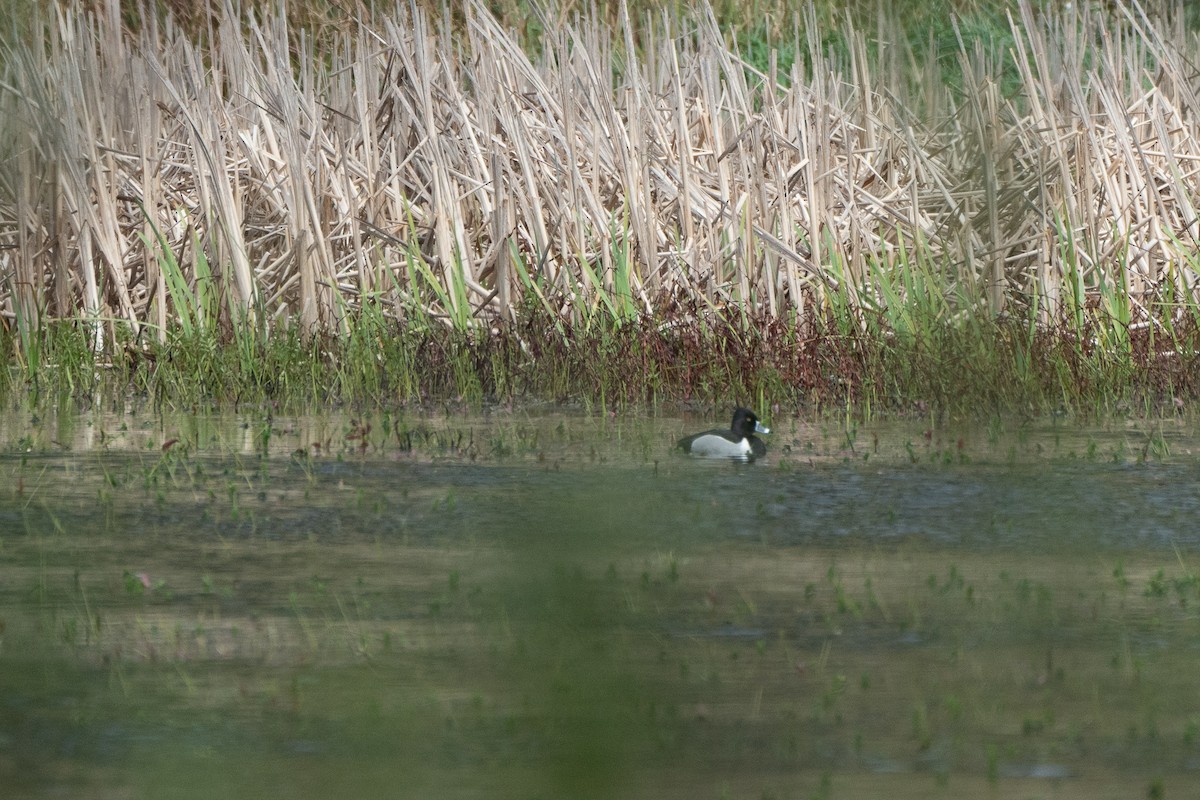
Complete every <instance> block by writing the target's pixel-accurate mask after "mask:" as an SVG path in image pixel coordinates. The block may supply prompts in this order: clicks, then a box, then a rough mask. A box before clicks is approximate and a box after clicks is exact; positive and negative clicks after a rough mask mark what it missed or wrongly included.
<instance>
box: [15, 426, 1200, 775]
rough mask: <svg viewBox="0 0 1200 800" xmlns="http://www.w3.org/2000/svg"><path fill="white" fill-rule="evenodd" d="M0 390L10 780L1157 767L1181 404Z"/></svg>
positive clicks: (1192, 758)
mask: <svg viewBox="0 0 1200 800" xmlns="http://www.w3.org/2000/svg"><path fill="white" fill-rule="evenodd" d="M768 422H769V423H770V424H771V425H772V427H773V428H774V429H775V430H776V433H775V434H774V435H773V436H772V437H771V448H772V449H771V453H770V455H769V456H768V457H767V458H766V459H764V460H762V461H759V462H757V463H753V464H731V463H723V462H704V461H694V460H689V459H687V458H684V457H682V456H678V455H675V454H673V453H672V452H671V446H672V444H673V442H674V441H675V439H676V438H677V437H679V436H681V435H682V434H683V433H684V432H691V431H694V430H699V429H703V428H705V427H709V426H710V425H711V424H712V421H711V420H710V419H698V418H695V417H691V418H686V419H684V418H680V417H677V416H662V415H660V416H654V417H647V416H633V415H630V416H621V417H613V416H602V415H585V414H565V413H561V412H559V411H554V410H547V411H545V412H540V411H537V410H524V411H505V410H497V411H494V412H492V413H487V414H479V413H475V414H469V415H468V414H456V413H451V414H429V415H423V414H418V413H412V412H406V413H395V414H390V415H389V414H374V415H371V416H367V417H358V418H352V417H350V416H329V415H326V416H312V417H305V418H288V419H283V418H270V417H269V416H268V415H265V414H254V413H251V414H247V415H240V416H210V417H205V416H199V417H159V416H153V415H144V414H141V413H140V412H139V411H138V410H137V409H126V410H124V411H122V413H120V414H119V415H99V414H97V415H87V416H77V415H73V414H63V415H61V416H57V417H46V418H34V417H32V416H31V415H29V414H11V415H9V416H8V417H6V418H5V419H4V420H3V421H0V448H2V451H0V537H2V538H0V637H2V638H0V785H3V786H4V787H5V790H4V795H5V797H15V798H23V797H49V796H70V797H78V798H109V797H154V798H159V797H213V796H224V797H261V796H274V797H296V798H304V797H313V798H318V797H320V798H324V797H330V796H356V795H358V796H369V797H380V796H387V797H392V796H400V797H431V796H436V797H488V798H493V797H521V798H529V797H546V798H552V797H553V798H558V797H585V798H586V797H596V798H600V797H621V798H626V797H647V798H664V797H665V798H671V797H680V798H697V797H701V798H703V797H712V798H722V797H747V798H766V797H779V798H784V797H849V798H861V797H871V796H881V795H884V794H886V795H887V796H889V797H894V798H907V797H912V798H917V797H946V798H952V797H964V796H986V797H1021V798H1024V797H1080V798H1083V797H1087V798H1102V797H1114V798H1115V797H1121V798H1127V797H1133V796H1143V797H1144V796H1149V797H1172V796H1190V794H1191V793H1193V792H1194V790H1195V789H1196V787H1197V786H1200V702H1198V700H1197V698H1198V696H1200V672H1198V671H1197V670H1196V669H1195V663H1196V660H1197V657H1198V655H1200V645H1198V644H1197V642H1200V637H1198V636H1197V634H1200V613H1198V609H1200V577H1197V573H1196V569H1197V561H1198V551H1200V527H1198V526H1197V525H1196V519H1197V517H1198V513H1197V512H1198V511H1200V469H1198V468H1197V457H1196V454H1197V453H1198V452H1200V436H1197V431H1196V427H1195V424H1194V422H1193V421H1190V420H1185V419H1172V420H1165V421H1146V420H1138V421H1130V422H1124V421H1122V422H1113V423H1109V424H1106V425H1103V426H1094V427H1081V426H1079V425H1076V424H1074V423H1072V422H1070V421H1067V420H1061V419H1060V420H1053V419H1048V420H1044V421H1032V422H1020V421H1005V422H1000V421H997V422H994V423H993V424H991V425H987V426H982V427H969V428H962V429H961V430H960V429H954V428H953V427H950V426H942V427H938V428H934V429H929V428H928V427H927V426H923V425H920V424H909V423H904V424H900V423H892V424H883V423H880V424H878V425H872V426H844V425H838V424H835V423H828V422H825V423H819V422H818V423H812V422H806V421H801V420H788V419H769V420H768Z"/></svg>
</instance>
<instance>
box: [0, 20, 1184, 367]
mask: <svg viewBox="0 0 1200 800" xmlns="http://www.w3.org/2000/svg"><path fill="white" fill-rule="evenodd" d="M115 6H116V4H115V3H110V4H109V6H108V11H107V12H103V13H99V14H88V13H83V12H76V11H72V10H69V9H67V10H59V11H57V12H54V15H53V18H52V19H41V20H34V21H33V23H32V28H33V30H35V31H37V33H36V34H35V35H30V36H27V37H24V38H23V39H22V40H20V41H12V42H9V43H8V44H7V46H6V49H5V51H4V53H3V74H2V76H0V77H2V80H0V151H2V156H3V158H2V159H0V247H2V249H0V313H2V314H3V315H4V316H5V318H7V319H8V320H10V321H13V320H15V321H16V322H17V323H18V324H23V325H30V324H34V323H40V322H42V321H44V320H48V319H61V318H83V319H87V320H92V321H93V322H94V324H95V328H94V330H95V342H96V344H98V345H103V344H104V343H105V341H106V340H108V339H110V338H111V336H112V335H113V328H112V326H113V325H115V324H119V323H125V324H128V326H130V328H132V329H133V330H135V331H137V330H140V329H141V328H143V327H148V330H150V331H152V332H154V333H156V334H157V335H159V336H162V335H164V332H165V331H166V330H167V329H168V328H169V326H170V325H171V324H172V323H174V322H176V321H177V320H178V318H179V315H180V312H181V310H182V309H181V308H180V306H181V305H184V304H193V305H194V308H192V309H191V310H190V312H189V313H190V314H191V315H192V316H194V317H195V318H196V319H197V321H198V322H199V323H201V324H211V325H215V324H220V325H224V326H228V325H231V324H242V323H246V322H248V321H251V320H252V321H254V322H255V324H257V325H259V326H260V329H261V330H263V331H267V332H269V331H270V330H272V329H278V328H279V327H280V326H283V325H292V324H297V323H298V324H299V325H301V326H303V328H304V329H305V330H320V331H325V332H337V331H339V330H342V329H344V327H345V325H346V324H347V320H348V319H349V318H350V317H351V316H352V315H353V314H355V313H357V311H358V310H360V309H362V308H363V307H364V306H365V305H367V304H371V305H372V306H373V308H375V309H377V310H381V311H382V312H383V313H385V314H387V315H392V316H394V317H396V318H399V319H401V320H408V321H410V322H412V323H413V324H416V323H417V322H418V321H422V322H425V323H427V322H428V321H429V320H430V319H431V318H432V319H440V320H444V321H445V322H446V323H447V324H451V325H455V326H461V327H473V326H475V325H476V324H485V325H491V324H494V322H495V320H499V319H504V318H507V317H512V316H514V315H516V314H517V313H519V309H520V308H521V307H522V304H523V303H529V302H533V303H539V304H541V305H542V306H545V307H546V308H549V309H550V310H551V311H552V312H553V313H554V314H557V315H560V317H561V318H563V319H564V320H565V321H570V322H572V323H579V322H581V321H586V320H589V319H592V318H593V317H594V316H595V315H596V314H597V313H600V314H605V315H613V316H615V317H623V316H626V315H630V314H639V313H648V314H651V315H653V314H659V313H664V314H669V313H670V312H672V311H678V310H679V309H697V308H698V309H701V310H702V311H709V312H715V313H718V314H727V313H729V312H730V311H733V310H739V309H742V310H748V311H750V312H752V313H753V314H754V315H756V316H762V315H766V316H774V317H780V318H784V319H794V320H796V321H797V322H798V323H800V324H801V325H803V324H805V323H810V322H812V321H813V320H814V319H816V318H818V317H820V316H821V315H822V314H823V313H825V312H826V311H827V310H828V309H829V308H830V306H831V304H833V303H843V304H845V305H846V306H847V307H849V308H852V309H858V310H862V311H865V312H872V313H882V314H889V313H895V312H896V310H897V309H898V308H900V307H902V306H903V305H904V303H906V302H908V301H909V299H910V298H909V297H908V295H909V294H911V292H912V291H913V280H912V278H913V274H914V273H916V274H918V275H919V276H920V277H921V278H922V279H924V280H926V281H934V282H936V283H937V284H938V285H939V287H940V288H939V292H940V293H941V296H942V297H943V298H944V305H943V307H942V308H941V310H940V311H939V312H938V313H939V314H940V315H942V316H945V317H946V319H947V320H950V319H952V318H953V317H954V316H955V315H961V314H993V315H995V314H1017V315H1020V316H1021V318H1029V319H1031V320H1035V321H1037V322H1040V323H1045V324H1051V323H1055V322H1056V321H1060V320H1062V319H1063V318H1068V317H1070V316H1071V315H1081V314H1102V315H1106V316H1107V318H1110V319H1115V320H1118V321H1123V323H1124V324H1138V323H1139V322H1140V323H1143V324H1153V325H1160V324H1163V322H1164V320H1165V321H1169V320H1170V319H1171V318H1172V316H1173V315H1175V316H1177V315H1181V314H1184V313H1185V312H1186V311H1187V309H1188V308H1189V307H1190V306H1191V304H1194V303H1195V302H1196V300H1197V291H1198V289H1197V268H1198V263H1200V260H1198V258H1197V241H1198V237H1200V223H1198V221H1197V214H1196V209H1195V203H1196V201H1195V198H1197V197H1200V115H1198V113H1197V112H1198V110H1200V104H1198V103H1197V95H1196V92H1197V86H1198V81H1197V70H1196V67H1195V66H1194V64H1193V63H1192V62H1191V61H1189V60H1188V58H1187V56H1186V54H1188V53H1195V52H1200V47H1197V45H1198V44H1200V43H1198V42H1197V37H1196V35H1195V33H1193V32H1189V31H1187V30H1185V29H1184V27H1183V26H1182V25H1181V24H1179V23H1175V22H1170V21H1164V20H1160V19H1152V18H1150V16H1148V15H1147V14H1146V13H1144V12H1143V10H1142V9H1141V8H1140V7H1139V6H1137V5H1136V4H1128V5H1126V4H1121V3H1116V4H1109V6H1107V8H1109V9H1112V8H1115V9H1116V11H1115V12H1112V11H1111V10H1100V9H1099V8H1098V7H1096V6H1093V5H1092V4H1089V3H1076V4H1073V5H1072V6H1071V7H1070V8H1069V9H1066V10H1063V9H1046V10H1045V11H1035V10H1034V8H1033V7H1032V6H1031V5H1029V3H1028V2H1021V3H1020V4H1019V6H1018V7H1017V9H1016V11H1015V12H1014V14H1013V16H1012V19H1011V28H1012V35H1013V37H1014V41H1015V46H1014V48H1013V50H1012V52H1011V53H1009V54H1007V55H1004V54H1001V55H1000V56H999V57H997V56H996V54H994V53H989V52H986V51H984V50H983V49H982V48H980V47H979V46H977V45H976V44H974V43H972V42H970V41H965V40H964V42H963V44H962V47H961V51H960V53H959V58H958V62H957V67H953V68H951V71H952V72H953V73H954V74H953V76H952V77H953V79H952V80H947V79H945V77H944V74H943V73H939V72H937V71H936V70H935V69H933V68H932V67H926V68H925V69H924V71H922V70H921V69H916V70H914V69H913V68H911V67H910V66H909V65H912V64H921V63H923V62H922V59H920V58H918V57H917V56H918V54H916V53H913V52H911V50H910V48H909V45H907V44H905V38H904V36H903V35H902V31H901V29H900V27H899V25H898V24H897V23H894V22H887V21H883V22H881V23H880V26H879V29H878V30H876V31H871V32H869V33H864V32H862V31H858V30H854V29H852V28H851V27H850V26H849V25H847V26H846V28H845V30H844V31H841V34H842V35H843V36H844V40H845V42H846V47H845V52H844V53H843V54H841V55H836V56H835V55H832V54H830V53H828V52H825V51H823V49H822V44H821V37H820V35H819V32H818V31H817V30H816V22H815V17H810V19H809V20H807V24H805V21H803V20H802V21H801V24H800V25H799V26H798V27H797V30H800V31H802V32H803V33H802V38H801V39H800V40H799V41H798V42H797V45H798V47H799V49H800V50H801V51H802V53H803V57H802V58H797V60H796V65H795V66H794V67H792V68H791V70H790V73H789V74H786V75H785V74H781V70H780V68H779V67H778V66H777V62H776V61H775V60H774V59H773V60H772V61H771V64H770V67H769V68H768V69H767V70H766V71H765V72H763V71H759V70H757V69H755V68H753V67H752V66H751V65H750V64H749V63H747V61H746V60H744V59H743V58H741V57H740V56H739V54H738V52H736V50H735V49H733V48H731V46H730V44H729V41H730V39H729V37H727V36H726V35H725V33H724V32H722V31H721V30H719V28H718V25H717V23H716V20H715V18H714V16H713V14H712V12H711V10H709V9H708V8H707V7H705V6H700V7H698V8H697V9H696V10H695V13H694V15H693V16H691V17H675V16H671V15H666V14H664V15H663V16H661V17H656V18H647V19H630V18H629V15H628V12H626V13H625V14H624V15H623V16H622V17H621V18H620V20H619V24H618V26H617V28H616V29H614V28H613V27H612V26H610V25H609V24H608V23H606V22H603V21H601V20H599V19H596V18H589V17H574V18H572V19H570V20H560V19H558V18H557V17H554V16H552V15H548V16H547V17H546V18H545V19H543V20H541V22H542V25H543V26H544V29H545V31H546V32H545V35H544V37H543V40H542V46H541V49H540V55H537V56H531V55H530V54H529V53H528V52H527V51H526V50H524V49H522V47H521V46H520V43H519V41H518V39H517V38H516V36H515V35H514V34H512V33H511V32H509V31H506V30H504V29H502V28H501V27H500V25H499V24H498V23H497V22H496V21H495V19H494V18H493V17H492V16H491V15H490V14H489V12H488V10H487V7H486V5H485V4H483V3H481V2H477V1H476V0H468V1H467V2H466V3H465V4H464V5H463V7H462V12H463V13H462V16H461V17H460V18H456V19H454V20H451V19H450V18H449V15H444V16H442V17H438V16H431V15H429V14H427V13H426V12H425V11H422V10H421V9H420V8H419V7H415V8H409V7H408V6H407V5H405V4H400V6H401V7H400V8H399V9H398V10H397V11H396V12H395V13H394V14H391V15H390V16H384V15H377V16H374V17H371V16H369V15H367V14H366V12H363V15H362V16H361V17H360V20H359V21H358V22H357V23H356V24H354V25H352V26H347V28H346V29H345V30H341V31H336V32H332V33H329V34H328V35H324V36H323V37H322V42H323V45H322V46H321V47H320V49H318V47H317V46H316V45H314V44H313V39H312V37H311V36H309V35H308V34H307V33H306V32H304V31H298V30H293V29H290V28H289V25H288V22H287V19H286V17H285V15H284V14H283V13H282V12H281V11H279V10H278V9H276V10H275V11H268V12H264V13H263V14H262V15H261V16H253V15H249V16H248V15H245V14H243V15H241V16H240V17H239V16H238V15H237V14H236V13H235V12H234V11H233V9H232V7H231V6H230V5H228V4H227V5H226V8H225V10H224V13H221V14H216V15H214V16H212V17H210V18H209V22H208V24H209V26H210V28H211V34H210V36H209V37H206V38H207V39H208V40H209V41H211V42H213V43H214V44H213V45H212V46H209V47H201V46H200V45H198V44H197V43H196V42H195V41H194V40H193V39H192V38H189V37H188V36H186V35H184V34H183V33H182V31H181V30H180V28H179V27H177V26H176V25H175V23H173V21H172V20H171V19H170V18H167V19H165V20H159V21H155V20H153V19H149V20H147V23H146V24H145V25H144V26H143V27H142V29H141V30H140V31H139V32H138V33H137V34H131V33H129V32H128V31H127V30H125V29H124V28H123V27H122V25H121V21H120V19H119V17H118V14H117V12H116V10H115ZM46 13H49V12H46ZM1179 17H1180V18H1181V17H1182V15H1179ZM635 33H636V46H635ZM873 42H882V43H884V44H879V45H878V47H876V46H875V45H874V44H873ZM876 50H877V51H878V52H877V53H875V54H872V53H874V51H876ZM925 63H928V62H925ZM1014 76H1015V78H1014ZM1006 81H1007V83H1006ZM955 86H961V88H962V91H958V90H956V89H954V88H952V87H955ZM143 209H144V211H143ZM164 248H166V249H169V250H170V251H171V252H170V255H168V254H167V253H166V252H165V251H164ZM167 271H177V272H178V273H179V274H177V275H168V274H166V272H167ZM172 281H175V283H174V284H173V283H172ZM173 285H174V286H177V287H182V288H185V289H186V291H176V292H172V291H171V287H172V286H173ZM188 293H190V296H187V295H188ZM203 298H216V301H215V302H212V301H205V300H203ZM1164 303H1165V304H1166V305H1165V306H1157V305H1155V304H1164ZM205 315H208V316H211V317H215V319H206V317H205Z"/></svg>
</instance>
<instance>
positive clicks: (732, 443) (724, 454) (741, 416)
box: [679, 408, 771, 460]
mask: <svg viewBox="0 0 1200 800" xmlns="http://www.w3.org/2000/svg"><path fill="white" fill-rule="evenodd" d="M770 432H771V429H770V428H766V427H763V425H762V423H761V422H759V421H758V417H757V416H755V414H754V412H753V411H751V410H750V409H748V408H735V409H734V410H733V423H732V424H731V425H730V426H729V428H728V429H727V430H711V431H705V432H704V433H697V434H693V435H692V436H687V437H685V438H683V439H680V440H679V447H680V448H682V450H683V452H685V453H689V454H690V455H694V456H704V457H706V458H740V459H744V460H750V459H752V458H761V457H762V456H765V455H766V454H767V445H766V443H765V442H763V440H762V439H759V438H758V437H757V436H755V435H754V434H755V433H770Z"/></svg>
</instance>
